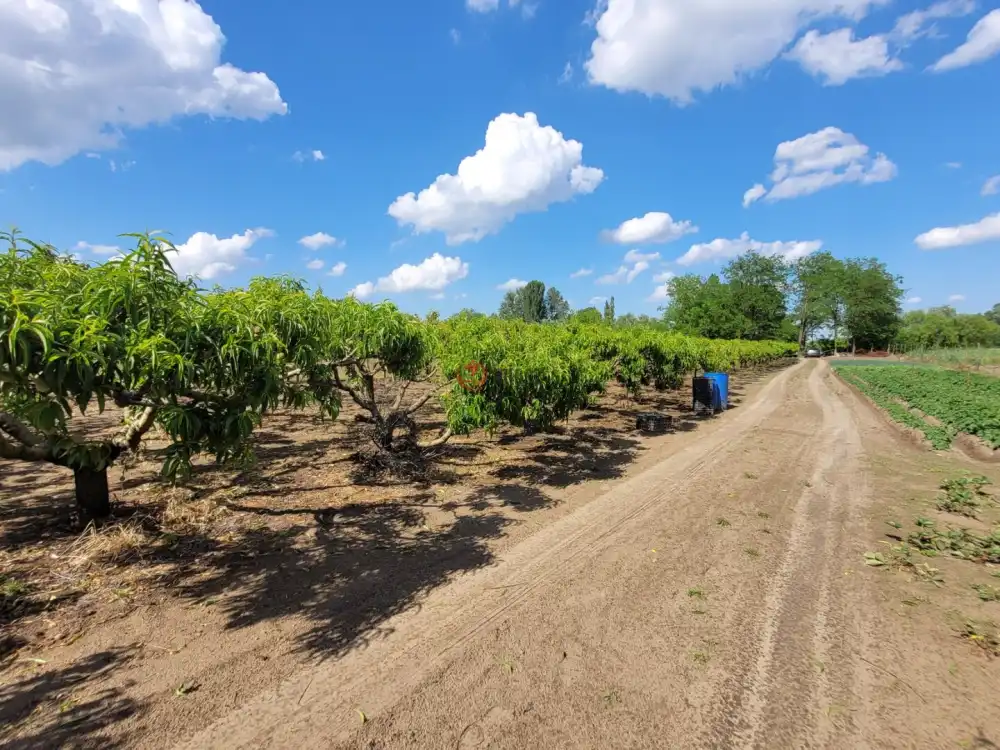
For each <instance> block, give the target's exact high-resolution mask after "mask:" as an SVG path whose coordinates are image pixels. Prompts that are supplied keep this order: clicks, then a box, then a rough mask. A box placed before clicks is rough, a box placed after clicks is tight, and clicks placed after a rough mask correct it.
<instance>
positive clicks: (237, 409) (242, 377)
mask: <svg viewBox="0 0 1000 750" xmlns="http://www.w3.org/2000/svg"><path fill="white" fill-rule="evenodd" d="M127 236H129V237H132V238H133V239H134V240H135V242H136V245H135V248H134V249H133V250H132V251H130V252H128V253H127V254H125V255H123V256H122V257H119V258H116V259H113V260H110V261H108V262H106V263H103V264H101V265H96V266H88V265H86V264H83V263H79V262H76V261H75V260H73V259H71V258H68V257H66V256H63V255H59V254H58V253H57V252H56V251H55V250H54V249H53V248H52V247H50V246H45V245H40V244H37V243H33V242H26V241H23V240H20V239H19V238H18V237H16V236H15V235H10V234H8V235H4V236H3V237H2V239H5V240H6V242H7V244H8V246H9V247H8V249H7V251H6V252H5V253H2V254H0V458H3V459H7V460H15V461H27V462H40V463H49V464H54V465H57V466H61V467H65V468H67V469H69V470H71V471H72V472H73V476H74V480H75V490H76V501H77V505H78V507H79V509H80V511H81V513H82V514H83V515H84V516H87V517H103V516H107V515H109V514H110V512H111V502H110V493H109V487H108V467H109V466H111V465H113V464H114V463H115V462H116V461H118V460H119V459H120V458H121V457H122V456H123V455H124V454H127V453H130V452H134V451H136V450H137V449H138V447H139V445H140V443H141V441H142V439H143V437H144V436H145V435H146V434H147V433H148V432H149V431H150V430H151V429H152V428H153V427H154V425H159V427H160V428H162V431H163V432H164V433H165V435H166V436H167V438H168V445H167V447H166V449H165V450H164V451H163V452H162V454H161V455H162V471H163V474H164V475H165V476H167V477H168V478H177V477H182V476H184V475H186V474H188V473H189V472H190V470H191V468H192V459H193V458H194V457H195V456H196V455H197V454H199V453H206V454H209V455H211V456H214V457H215V459H216V460H217V461H219V462H232V461H236V462H239V461H247V460H250V459H251V458H252V450H251V443H250V437H251V434H252V432H253V430H254V428H255V427H256V426H257V425H258V424H259V422H260V419H261V416H262V415H263V414H264V413H265V412H267V411H268V410H271V409H274V408H276V407H277V406H279V405H282V404H284V405H289V406H293V407H301V406H305V405H306V404H308V403H315V402H318V403H319V404H320V406H321V408H322V409H323V410H324V411H325V412H327V413H329V414H330V415H335V414H336V412H337V409H338V407H339V399H338V394H337V392H336V391H335V390H334V389H332V388H331V387H330V380H331V375H330V367H329V365H328V364H326V363H327V362H328V360H329V356H328V353H329V352H328V350H329V343H330V342H329V340H328V337H327V326H326V325H324V321H325V318H324V314H323V310H322V307H321V306H320V305H319V304H317V301H316V298H315V297H314V296H311V295H309V294H307V293H306V291H305V290H304V288H303V287H302V286H301V285H300V284H298V283H297V282H294V281H291V280H287V279H258V280H255V281H254V282H252V283H251V284H250V286H249V288H247V289H245V290H242V289H240V290H233V291H224V290H221V289H216V290H214V291H212V292H205V291H203V290H201V289H199V287H198V286H197V284H196V283H195V282H194V281H192V280H188V279H182V278H180V277H178V275H177V274H176V273H174V271H173V269H172V267H171V265H170V260H169V254H170V252H171V251H172V250H173V248H172V247H171V246H170V245H169V243H167V242H165V241H163V240H161V239H159V238H151V237H149V236H146V235H127ZM109 404H115V405H117V406H118V407H120V408H121V409H123V410H124V412H123V413H124V414H125V415H126V416H125V418H124V419H123V420H122V424H121V425H120V427H119V429H117V430H115V431H114V432H113V433H111V434H108V432H107V431H103V432H102V431H98V430H95V429H94V428H93V426H92V424H91V423H92V421H93V420H92V419H90V418H91V417H93V415H94V412H95V411H96V412H98V413H100V412H103V411H104V410H105V408H106V407H107V406H108V405H109Z"/></svg>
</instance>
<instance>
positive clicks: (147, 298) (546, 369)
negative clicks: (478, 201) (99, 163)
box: [0, 235, 795, 515]
mask: <svg viewBox="0 0 1000 750" xmlns="http://www.w3.org/2000/svg"><path fill="white" fill-rule="evenodd" d="M132 236H133V237H134V239H135V241H136V246H135V249H134V250H132V251H131V252H128V253H126V254H125V255H123V256H122V257H120V258H115V259H113V260H110V261H108V262H106V263H102V264H100V265H95V266H89V265H87V264H84V263H80V262H78V261H75V260H73V259H72V258H70V257H67V256H65V255H60V254H59V253H58V252H56V251H55V250H54V249H53V248H51V247H49V246H45V245H38V244H35V243H31V242H25V241H22V240H20V238H18V237H15V236H12V235H0V240H2V239H6V240H7V243H8V245H9V249H8V250H7V252H5V253H0V458H6V459H13V460H22V461H35V462H47V463H53V464H56V465H59V466H63V467H66V468H68V469H71V470H72V471H73V472H74V476H75V479H76V489H77V499H78V502H79V503H80V505H81V507H82V508H84V509H85V510H86V511H87V513H88V514H91V515H107V514H108V513H109V512H110V505H109V503H110V501H109V495H108V486H107V469H108V467H109V466H111V465H113V464H114V463H115V462H116V461H117V460H118V459H119V458H120V457H121V456H122V455H123V454H126V453H128V452H131V451H135V450H136V449H137V448H138V447H139V445H140V443H141V441H142V439H143V437H144V436H145V435H146V434H147V433H148V432H149V430H151V429H152V428H153V427H154V426H157V427H159V428H160V430H161V431H162V433H163V434H165V435H166V437H167V438H168V440H169V445H168V448H167V450H166V451H165V453H164V455H165V459H164V463H163V473H164V475H165V476H167V477H168V478H171V479H173V478H177V477H183V476H184V475H185V474H186V473H188V472H189V471H190V470H191V466H192V459H193V457H194V456H195V455H196V454H200V453H204V454H208V455H211V456H214V457H215V458H216V459H217V460H219V461H225V462H238V463H246V462H249V461H251V460H253V454H252V450H251V437H252V434H253V432H254V430H255V429H256V428H257V427H258V425H259V424H260V423H261V419H262V418H263V416H264V415H265V414H267V413H268V412H271V411H273V410H274V409H276V408H279V407H284V408H291V409H302V408H305V407H309V406H311V407H312V408H316V409H318V410H319V411H320V412H321V413H322V414H324V415H326V416H327V417H329V418H336V417H337V416H338V414H339V412H340V408H341V405H342V402H343V401H344V400H349V401H351V402H353V404H354V405H355V406H356V407H357V408H358V409H359V410H360V413H359V414H357V415H356V418H358V419H359V421H360V422H364V423H367V424H368V425H370V427H371V438H372V442H373V443H374V444H375V445H376V446H377V449H378V450H379V451H384V452H389V451H396V450H397V448H398V447H399V446H400V445H403V446H404V447H407V446H409V447H415V448H417V449H427V448H432V447H434V446H435V445H440V444H442V443H443V442H445V441H446V440H448V439H449V437H450V436H451V435H455V434H468V433H469V432H471V431H473V430H479V429H485V430H492V429H495V428H496V427H497V426H498V425H501V424H504V423H506V424H512V425H516V426H528V425H530V426H532V427H533V428H535V429H546V428H548V427H550V426H551V425H553V424H554V423H555V422H556V421H558V420H561V419H566V418H567V417H569V415H570V414H571V413H572V412H573V411H574V410H576V409H580V408H583V407H585V406H587V405H588V403H589V400H590V398H591V396H592V394H596V393H600V392H601V391H603V390H604V389H605V387H606V385H607V384H608V383H609V382H612V381H617V382H619V383H621V384H622V385H623V386H624V387H625V388H627V389H628V390H629V391H630V392H632V393H637V392H638V391H639V390H641V388H643V387H646V386H652V387H655V388H669V387H674V386H677V385H679V384H680V383H681V382H682V380H683V378H684V377H685V376H686V375H687V374H689V373H692V372H694V371H696V370H699V369H704V370H723V371H730V370H733V369H737V368H740V367H744V366H748V365H758V364H762V363H766V362H769V361H772V360H775V359H778V358H782V357H786V356H789V355H791V354H793V353H794V351H795V346H794V345H793V344H788V343H781V342H770V341H716V340H708V339H700V338H693V337H688V336H683V335H680V334H675V333H670V332H664V331H657V330H653V329H644V328H641V327H630V328H627V329H614V328H611V327H610V326H604V325H600V324H589V325H586V324H579V323H570V324H560V323H545V324H538V323H533V324H529V323H525V322H523V321H509V320H501V319H496V318H486V317H482V316H456V317H455V318H453V319H450V320H448V321H445V322H431V321H425V320H421V319H420V318H419V317H417V316H414V315H409V314H406V313H404V312H402V311H401V310H399V309H398V308H397V307H396V306H395V305H393V304H391V303H388V302H383V303H380V304H366V303H363V302H360V301H358V300H356V299H354V298H352V297H348V298H346V299H332V298H328V297H326V296H324V295H323V294H322V293H321V292H310V291H309V290H308V289H307V288H306V287H305V285H304V284H303V283H301V282H300V281H297V280H295V279H290V278H284V277H279V278H263V277H261V278H255V279H253V280H252V281H251V282H250V284H249V285H248V286H247V288H245V289H221V288H215V289H212V290H204V289H201V288H199V287H198V285H197V284H196V283H195V282H193V281H191V280H188V279H182V278H179V277H178V276H177V275H176V274H175V273H174V270H173V268H172V266H171V263H170V260H171V254H172V253H173V251H174V249H173V247H172V246H171V245H170V244H169V243H168V242H166V241H165V240H163V239H162V238H158V237H149V236H145V235H132ZM471 362H475V363H477V365H476V366H477V367H479V368H480V370H481V371H484V373H485V378H484V379H483V382H481V383H476V384H475V385H476V387H474V388H469V387H468V383H467V382H463V381H462V378H461V374H462V372H463V370H464V369H465V368H467V367H468V366H469V364H470V363H471ZM410 386H416V387H415V388H414V389H413V390H415V391H418V392H417V393H416V394H413V395H409V388H410ZM386 389H390V392H389V393H386ZM408 395H409V398H407V396H408ZM430 399H440V400H441V402H442V403H443V405H444V407H445V410H446V413H447V425H446V427H445V429H443V430H442V432H441V433H440V434H439V435H438V436H437V437H436V438H434V439H433V440H432V441H431V442H429V443H426V442H425V443H418V442H417V438H418V434H419V430H418V428H417V425H416V423H415V415H416V414H417V412H418V411H419V410H420V409H421V407H423V405H424V404H426V403H427V402H428V401H429V400H430ZM109 403H113V404H115V405H117V406H118V407H120V408H121V409H123V410H124V413H125V415H126V418H125V421H124V424H123V425H122V430H121V432H120V434H118V435H115V436H113V437H109V438H101V439H92V440H82V439H79V438H77V437H75V436H74V435H73V434H72V433H71V431H70V422H71V420H78V419H79V418H80V415H81V414H82V415H87V414H88V413H93V411H94V408H95V406H96V410H97V411H98V412H100V411H103V410H104V409H105V407H106V406H107V405H108V404H109ZM87 498H89V499H87Z"/></svg>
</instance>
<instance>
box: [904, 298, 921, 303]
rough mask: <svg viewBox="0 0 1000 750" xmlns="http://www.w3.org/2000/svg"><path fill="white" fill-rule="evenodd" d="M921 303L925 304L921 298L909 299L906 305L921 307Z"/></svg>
mask: <svg viewBox="0 0 1000 750" xmlns="http://www.w3.org/2000/svg"><path fill="white" fill-rule="evenodd" d="M921 302H923V299H922V298H920V297H909V298H908V299H907V300H906V304H908V305H919V304H920V303H921Z"/></svg>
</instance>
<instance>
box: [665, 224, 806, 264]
mask: <svg viewBox="0 0 1000 750" xmlns="http://www.w3.org/2000/svg"><path fill="white" fill-rule="evenodd" d="M821 247H823V243H822V241H820V240H793V241H791V242H758V241H757V240H752V239H750V235H749V234H748V233H747V232H744V233H743V234H741V235H740V236H739V237H738V238H736V239H734V240H730V239H723V238H719V239H715V240H712V241H711V242H705V243H701V244H697V245H692V246H691V248H690V249H689V250H688V251H687V252H686V253H684V255H682V256H681V257H680V258H678V259H677V262H678V263H679V264H680V265H682V266H692V265H694V264H695V263H706V262H709V261H714V260H723V259H727V258H735V257H736V256H737V255H742V254H743V253H746V252H749V251H750V250H753V251H755V252H758V253H761V254H762V255H777V256H780V257H782V258H784V259H785V260H789V261H791V260H798V259H799V258H804V257H805V256H807V255H809V254H810V253H814V252H816V251H817V250H819V249H820V248H821Z"/></svg>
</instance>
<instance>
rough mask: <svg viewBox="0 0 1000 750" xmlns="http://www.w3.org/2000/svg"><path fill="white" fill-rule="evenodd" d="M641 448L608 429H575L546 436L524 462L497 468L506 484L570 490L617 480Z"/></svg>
mask: <svg viewBox="0 0 1000 750" xmlns="http://www.w3.org/2000/svg"><path fill="white" fill-rule="evenodd" d="M640 447H641V442H640V440H639V439H638V438H636V437H632V436H629V435H627V434H625V433H622V432H620V431H618V430H613V429H608V428H585V427H574V428H571V429H569V430H566V431H565V433H564V434H562V435H545V436H543V437H542V439H541V442H540V443H539V444H537V445H534V446H532V447H531V448H528V449H527V450H526V452H525V453H526V455H525V458H526V459H527V460H526V461H524V462H519V463H515V464H508V465H504V466H501V467H499V468H497V469H494V470H493V471H492V472H491V474H492V476H494V477H496V478H497V479H501V480H504V481H510V480H520V481H523V482H526V483H528V484H529V485H536V484H541V485H548V486H552V487H568V486H569V485H573V484H578V483H580V482H584V481H587V480H589V479H616V478H618V477H621V476H624V474H625V469H626V467H627V466H628V464H630V463H631V462H632V461H634V460H635V457H636V455H637V454H638V452H639V449H640Z"/></svg>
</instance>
